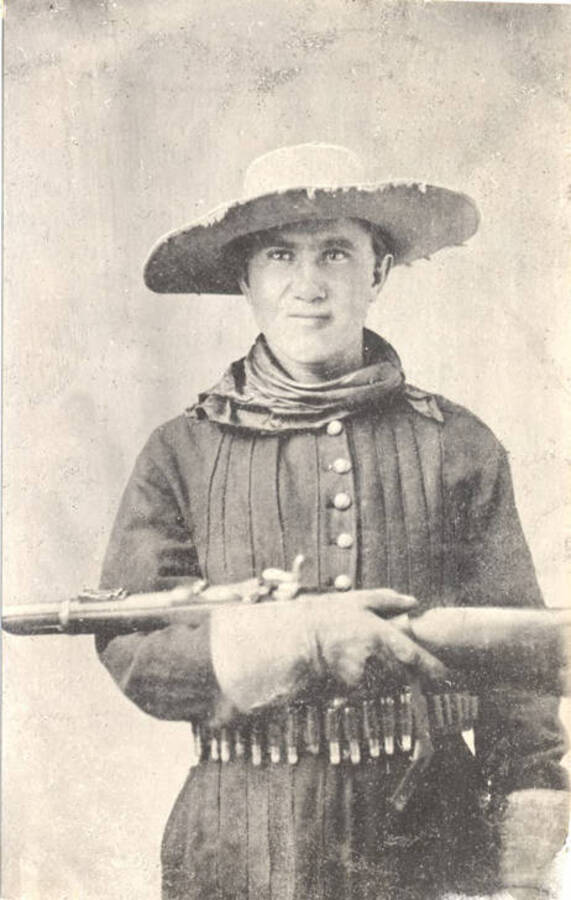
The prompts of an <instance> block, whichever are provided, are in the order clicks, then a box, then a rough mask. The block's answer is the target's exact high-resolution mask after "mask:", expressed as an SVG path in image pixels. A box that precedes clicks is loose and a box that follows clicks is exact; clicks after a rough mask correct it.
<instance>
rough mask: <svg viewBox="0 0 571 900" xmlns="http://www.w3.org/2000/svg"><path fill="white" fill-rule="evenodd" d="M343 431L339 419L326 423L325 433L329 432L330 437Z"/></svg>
mask: <svg viewBox="0 0 571 900" xmlns="http://www.w3.org/2000/svg"><path fill="white" fill-rule="evenodd" d="M342 431H343V423H342V422H340V421H339V419H333V420H332V421H331V422H329V423H328V425H327V434H330V435H331V436H332V437H335V435H337V434H341V432H342Z"/></svg>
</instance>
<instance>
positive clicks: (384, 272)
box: [371, 253, 393, 302]
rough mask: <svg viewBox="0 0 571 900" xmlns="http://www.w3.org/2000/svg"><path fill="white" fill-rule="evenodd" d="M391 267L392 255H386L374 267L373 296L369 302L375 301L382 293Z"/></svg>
mask: <svg viewBox="0 0 571 900" xmlns="http://www.w3.org/2000/svg"><path fill="white" fill-rule="evenodd" d="M392 266H393V255H392V253H386V254H385V255H384V256H383V258H382V260H381V262H380V263H377V265H376V266H375V276H374V280H373V295H372V298H371V302H372V301H373V300H376V299H377V297H378V296H379V294H380V292H381V291H382V289H383V287H384V285H385V282H386V280H387V278H388V277H389V272H390V271H391V269H392Z"/></svg>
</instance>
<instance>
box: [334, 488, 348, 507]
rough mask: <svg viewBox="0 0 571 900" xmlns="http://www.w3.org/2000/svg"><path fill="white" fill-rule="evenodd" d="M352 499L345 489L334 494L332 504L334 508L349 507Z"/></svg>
mask: <svg viewBox="0 0 571 900" xmlns="http://www.w3.org/2000/svg"><path fill="white" fill-rule="evenodd" d="M351 503H352V500H351V497H350V496H349V494H346V493H345V491H341V492H340V493H339V494H335V496H334V498H333V506H334V507H335V509H349V507H350V506H351Z"/></svg>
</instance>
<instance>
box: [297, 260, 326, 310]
mask: <svg viewBox="0 0 571 900" xmlns="http://www.w3.org/2000/svg"><path fill="white" fill-rule="evenodd" d="M293 293H294V296H295V299H296V300H302V301H303V302H304V303H315V302H317V301H319V300H325V298H326V297H327V287H326V284H325V280H324V278H323V272H322V271H321V270H320V268H319V266H318V264H317V263H316V262H314V261H312V260H300V261H299V262H298V264H297V266H296V267H295V272H294V276H293Z"/></svg>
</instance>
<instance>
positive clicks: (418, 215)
mask: <svg viewBox="0 0 571 900" xmlns="http://www.w3.org/2000/svg"><path fill="white" fill-rule="evenodd" d="M341 218H355V219H363V220H365V221H367V222H370V223H371V224H372V225H374V226H377V227H378V228H379V229H380V230H381V232H382V234H383V237H384V239H385V243H386V244H387V246H388V247H389V249H390V252H391V253H392V255H393V257H394V262H395V264H397V265H398V264H399V263H411V262H413V261H414V260H415V259H419V258H422V257H425V258H426V257H429V256H431V255H432V254H433V253H435V252H436V251H437V250H441V249H442V248H443V247H449V246H456V245H460V244H463V243H464V241H466V240H467V239H468V238H470V237H472V235H473V234H474V233H475V232H476V230H477V228H478V222H479V216H478V210H477V208H476V205H475V203H474V201H473V200H471V199H470V197H468V196H466V195H465V194H462V193H459V192H457V191H452V190H448V189H447V188H442V187H436V186H434V185H429V184H424V183H422V182H418V181H414V182H412V181H387V182H380V183H379V182H367V179H366V175H365V172H364V170H363V166H362V163H361V161H360V159H359V157H357V156H356V155H355V154H354V153H353V152H352V151H350V150H347V149H346V148H345V147H336V146H332V145H330V144H317V143H314V144H300V145H297V146H294V147H281V148H280V149H278V150H273V151H271V152H270V153H266V154H265V155H264V156H261V157H259V158H258V159H256V160H254V161H253V162H252V163H251V165H250V166H249V168H248V170H247V172H246V176H245V179H244V191H243V194H242V197H241V198H240V199H239V200H234V201H231V202H229V203H223V204H221V205H220V206H218V207H216V208H215V209H214V210H212V211H211V212H209V213H207V214H206V215H205V216H203V217H201V218H200V219H197V220H196V221H194V222H191V223H190V224H189V225H186V226H185V227H184V228H181V229H179V230H177V231H173V232H170V233H169V234H167V235H165V236H164V237H162V238H161V239H160V240H159V241H158V243H157V244H156V245H155V247H154V248H153V250H152V251H151V254H150V256H149V259H148V261H147V263H146V265H145V270H144V278H145V283H146V285H147V287H149V288H150V289H151V290H152V291H156V292H158V293H162V294H239V293H240V287H239V284H238V278H239V272H238V271H237V267H236V264H235V260H232V254H230V253H229V252H228V246H229V245H230V244H232V242H233V241H236V240H237V239H238V238H244V237H246V235H249V234H254V233H255V232H258V231H267V230H269V229H272V228H279V227H283V226H285V225H290V224H294V223H297V222H306V221H308V220H311V219H329V220H330V219H341Z"/></svg>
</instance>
